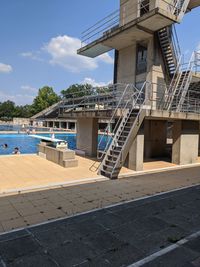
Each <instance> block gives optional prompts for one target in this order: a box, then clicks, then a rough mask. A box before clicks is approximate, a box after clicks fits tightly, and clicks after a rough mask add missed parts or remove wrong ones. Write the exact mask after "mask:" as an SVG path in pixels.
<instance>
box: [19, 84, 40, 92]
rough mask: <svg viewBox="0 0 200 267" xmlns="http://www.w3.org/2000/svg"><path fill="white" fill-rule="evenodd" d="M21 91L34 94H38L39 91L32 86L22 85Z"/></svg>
mask: <svg viewBox="0 0 200 267" xmlns="http://www.w3.org/2000/svg"><path fill="white" fill-rule="evenodd" d="M21 89H22V90H23V91H27V92H33V93H37V91H38V89H37V88H35V87H32V86H30V85H22V86H21Z"/></svg>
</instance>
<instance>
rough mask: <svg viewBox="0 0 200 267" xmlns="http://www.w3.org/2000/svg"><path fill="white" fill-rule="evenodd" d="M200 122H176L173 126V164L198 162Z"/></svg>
mask: <svg viewBox="0 0 200 267" xmlns="http://www.w3.org/2000/svg"><path fill="white" fill-rule="evenodd" d="M198 147H199V122H196V121H181V120H180V121H176V122H174V125H173V146H172V162H173V163H175V164H189V163H195V162H197V160H198Z"/></svg>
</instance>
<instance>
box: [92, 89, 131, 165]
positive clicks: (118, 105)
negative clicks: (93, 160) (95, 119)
mask: <svg viewBox="0 0 200 267" xmlns="http://www.w3.org/2000/svg"><path fill="white" fill-rule="evenodd" d="M129 87H130V84H127V85H126V87H125V90H124V91H123V94H122V96H121V98H120V99H119V102H118V104H117V106H116V108H115V110H114V112H113V114H112V117H111V119H110V121H109V123H108V126H107V127H106V129H105V131H104V133H103V134H102V135H101V138H100V141H99V143H98V149H97V150H98V151H97V159H99V160H100V159H102V158H103V156H104V153H105V152H106V150H107V148H108V144H109V142H107V144H106V146H105V148H104V150H103V151H101V155H99V147H100V145H101V143H102V141H103V139H104V137H105V136H108V132H109V131H108V130H109V124H110V123H112V121H113V119H114V117H115V115H116V113H117V111H118V109H119V107H120V104H121V103H122V100H123V99H124V96H125V95H126V92H127V90H128V88H129ZM118 121H119V120H118ZM115 128H116V125H115ZM115 128H114V130H113V132H114V131H115Z"/></svg>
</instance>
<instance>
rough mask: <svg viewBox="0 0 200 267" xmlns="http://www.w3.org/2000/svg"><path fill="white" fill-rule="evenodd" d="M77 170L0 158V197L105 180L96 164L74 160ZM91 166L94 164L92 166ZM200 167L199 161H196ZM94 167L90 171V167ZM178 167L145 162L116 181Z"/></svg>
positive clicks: (27, 157) (14, 157)
mask: <svg viewBox="0 0 200 267" xmlns="http://www.w3.org/2000/svg"><path fill="white" fill-rule="evenodd" d="M76 158H77V159H78V162H79V166H78V167H75V168H68V169H65V168H63V167H61V166H59V165H57V164H55V163H52V162H50V161H47V160H45V159H43V158H41V157H39V156H37V155H34V154H32V155H9V156H0V170H1V172H0V196H2V195H8V194H18V193H19V192H30V191H35V190H38V189H47V188H57V187H61V186H70V185H75V184H82V183H91V182H96V181H105V180H108V179H107V178H105V177H102V176H99V175H97V169H96V167H97V166H98V165H99V162H97V161H95V160H94V159H90V158H84V157H80V156H76ZM94 162H95V164H94ZM199 163H200V158H199ZM93 164H94V167H92V168H91V166H92V165H93ZM171 167H175V168H176V167H178V166H176V165H174V164H172V163H170V162H167V161H165V160H159V161H155V160H148V161H146V162H145V163H144V171H143V172H135V171H131V170H129V169H127V168H122V170H121V172H120V178H123V177H126V176H130V175H131V176H133V175H134V176H135V175H139V174H140V175H141V174H144V173H146V172H147V173H148V172H157V171H161V170H166V169H168V168H171Z"/></svg>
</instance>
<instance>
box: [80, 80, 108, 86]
mask: <svg viewBox="0 0 200 267" xmlns="http://www.w3.org/2000/svg"><path fill="white" fill-rule="evenodd" d="M81 83H82V84H86V83H87V84H91V85H92V86H94V87H102V86H107V85H109V84H112V81H109V82H96V81H95V80H94V79H92V78H85V79H84V80H83V81H82V82H81Z"/></svg>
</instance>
